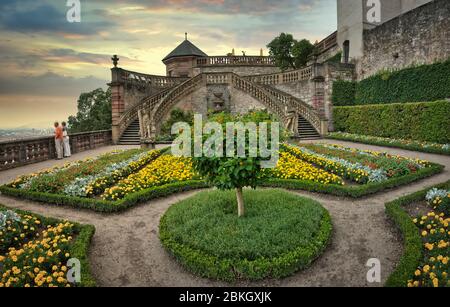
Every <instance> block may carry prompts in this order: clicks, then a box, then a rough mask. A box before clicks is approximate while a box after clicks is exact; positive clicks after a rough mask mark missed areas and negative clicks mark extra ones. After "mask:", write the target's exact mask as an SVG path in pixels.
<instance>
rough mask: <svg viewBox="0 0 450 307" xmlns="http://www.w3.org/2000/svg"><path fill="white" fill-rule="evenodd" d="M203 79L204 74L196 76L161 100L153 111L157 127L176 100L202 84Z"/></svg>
mask: <svg viewBox="0 0 450 307" xmlns="http://www.w3.org/2000/svg"><path fill="white" fill-rule="evenodd" d="M203 77H204V74H200V75H197V76H195V77H194V78H191V79H189V80H188V81H186V82H184V83H182V84H180V85H178V86H177V87H175V88H174V89H172V90H171V91H170V92H169V93H168V94H167V95H166V96H165V97H164V98H163V99H161V101H160V103H159V105H157V106H156V107H155V109H154V110H153V115H152V119H153V121H154V122H155V123H156V124H157V125H160V124H161V120H162V119H163V118H164V116H165V114H166V113H167V112H168V111H170V109H171V108H172V107H173V105H174V104H175V103H176V102H177V101H178V99H179V98H180V97H183V96H185V95H188V94H189V93H192V92H193V91H194V90H195V88H197V86H198V85H200V84H201V83H202V82H203Z"/></svg>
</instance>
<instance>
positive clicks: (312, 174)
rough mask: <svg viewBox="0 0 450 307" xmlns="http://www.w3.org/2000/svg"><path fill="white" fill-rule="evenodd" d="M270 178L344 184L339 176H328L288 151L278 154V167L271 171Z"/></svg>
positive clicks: (328, 174)
mask: <svg viewBox="0 0 450 307" xmlns="http://www.w3.org/2000/svg"><path fill="white" fill-rule="evenodd" d="M293 151H295V149H293ZM320 166H322V165H320ZM272 176H274V177H275V178H280V179H296V180H306V181H311V182H318V183H322V184H337V185H343V184H344V182H343V181H342V178H340V177H339V176H336V175H333V174H330V173H328V172H326V171H324V170H322V169H319V168H317V167H315V166H313V165H312V164H310V163H308V162H305V161H302V160H300V159H299V158H298V157H296V156H294V155H293V154H291V153H290V152H288V151H285V152H281V153H280V159H279V161H278V165H277V167H276V168H275V169H273V170H272Z"/></svg>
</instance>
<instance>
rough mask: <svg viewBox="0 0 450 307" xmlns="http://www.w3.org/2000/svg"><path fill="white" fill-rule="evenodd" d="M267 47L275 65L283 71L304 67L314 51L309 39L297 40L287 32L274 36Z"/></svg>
mask: <svg viewBox="0 0 450 307" xmlns="http://www.w3.org/2000/svg"><path fill="white" fill-rule="evenodd" d="M267 47H268V48H269V53H270V55H271V56H272V57H274V58H275V63H276V65H277V66H278V67H279V68H280V69H281V70H283V71H284V70H287V69H298V68H301V67H304V66H305V65H306V64H307V62H308V58H309V57H310V55H311V54H312V53H313V52H314V45H313V44H311V42H310V41H308V40H306V39H302V40H300V41H297V40H295V39H294V37H293V36H292V34H287V33H281V34H280V35H279V36H278V37H275V38H274V39H273V40H272V41H271V42H270V43H269V44H268V45H267Z"/></svg>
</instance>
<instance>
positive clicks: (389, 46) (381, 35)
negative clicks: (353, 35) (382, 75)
mask: <svg viewBox="0 0 450 307" xmlns="http://www.w3.org/2000/svg"><path fill="white" fill-rule="evenodd" d="M449 16H450V1H448V0H435V1H432V2H430V3H428V4H425V5H423V6H421V7H418V8H416V9H414V10H412V11H409V12H407V13H405V14H403V15H400V16H399V17H397V18H394V19H392V20H390V21H388V22H386V23H384V24H382V25H380V26H378V27H376V28H374V29H372V30H366V31H364V35H363V45H364V46H363V48H364V56H363V57H362V58H361V60H360V61H359V63H358V66H357V72H358V79H360V80H361V79H364V78H367V77H369V76H371V75H373V74H376V73H377V72H379V71H380V70H383V69H402V68H406V67H408V66H411V65H416V64H431V63H434V62H436V61H441V60H446V59H448V58H449V57H450V17H449Z"/></svg>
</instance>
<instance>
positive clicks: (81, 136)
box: [0, 130, 112, 171]
mask: <svg viewBox="0 0 450 307" xmlns="http://www.w3.org/2000/svg"><path fill="white" fill-rule="evenodd" d="M69 137H70V147H71V151H72V153H73V154H75V153H78V152H83V151H86V150H90V149H94V148H97V147H102V146H107V145H110V144H111V143H112V135H111V130H106V131H93V132H85V133H75V134H71V135H69ZM54 158H55V138H54V137H53V136H47V137H36V138H24V139H17V140H12V141H2V142H0V171H1V170H5V169H10V168H14V167H19V166H22V165H27V164H31V163H37V162H42V161H46V160H50V159H54Z"/></svg>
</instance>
